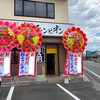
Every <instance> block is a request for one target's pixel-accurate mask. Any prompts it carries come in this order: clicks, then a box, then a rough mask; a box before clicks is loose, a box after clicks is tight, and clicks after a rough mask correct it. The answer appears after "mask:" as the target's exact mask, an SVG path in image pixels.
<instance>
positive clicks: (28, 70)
mask: <svg viewBox="0 0 100 100" xmlns="http://www.w3.org/2000/svg"><path fill="white" fill-rule="evenodd" d="M22 76H32V77H35V76H36V52H31V53H23V52H19V65H18V78H19V77H22Z"/></svg>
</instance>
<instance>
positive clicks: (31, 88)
mask: <svg viewBox="0 0 100 100" xmlns="http://www.w3.org/2000/svg"><path fill="white" fill-rule="evenodd" d="M59 85H60V86H62V87H63V88H64V89H65V90H68V91H69V92H70V93H67V92H66V91H64V90H63V89H62V88H60V87H59V86H58V85H57V84H33V85H22V86H16V87H15V88H14V91H13V93H12V97H11V99H8V100H100V91H97V90H95V89H94V88H93V86H92V84H91V83H90V82H76V83H70V84H63V83H60V84H59ZM9 90H11V89H10V88H4V87H2V93H1V95H0V100H6V98H7V96H8V94H9ZM73 95H74V96H76V98H79V99H75V98H74V97H73Z"/></svg>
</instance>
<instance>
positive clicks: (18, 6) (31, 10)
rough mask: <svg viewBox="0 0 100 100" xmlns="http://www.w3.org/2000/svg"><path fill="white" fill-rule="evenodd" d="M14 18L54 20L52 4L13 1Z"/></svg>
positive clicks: (26, 0) (27, 0)
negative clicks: (25, 17) (26, 17)
mask: <svg viewBox="0 0 100 100" xmlns="http://www.w3.org/2000/svg"><path fill="white" fill-rule="evenodd" d="M15 16H28V17H41V18H54V3H44V2H36V1H29V0H15Z"/></svg>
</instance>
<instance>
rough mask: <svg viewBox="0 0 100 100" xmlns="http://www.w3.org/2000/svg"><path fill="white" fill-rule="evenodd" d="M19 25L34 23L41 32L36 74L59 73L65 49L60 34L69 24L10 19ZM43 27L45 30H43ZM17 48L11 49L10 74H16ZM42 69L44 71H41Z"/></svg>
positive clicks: (61, 69)
mask: <svg viewBox="0 0 100 100" xmlns="http://www.w3.org/2000/svg"><path fill="white" fill-rule="evenodd" d="M10 22H12V23H16V24H18V25H20V24H21V23H31V24H35V25H36V26H38V27H39V28H40V29H41V32H42V33H43V42H42V47H40V49H39V50H38V51H37V75H42V74H45V75H60V74H61V73H62V72H63V67H64V62H65V57H66V50H65V49H64V46H63V44H62V34H63V31H64V30H65V29H67V28H68V27H72V26H73V25H71V24H55V23H38V22H23V21H10ZM44 29H45V30H44ZM50 30H51V31H50ZM18 52H20V50H18V49H17V48H14V49H13V50H12V75H13V76H14V75H17V69H18ZM43 71H44V72H43Z"/></svg>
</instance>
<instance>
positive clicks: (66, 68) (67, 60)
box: [63, 52, 70, 77]
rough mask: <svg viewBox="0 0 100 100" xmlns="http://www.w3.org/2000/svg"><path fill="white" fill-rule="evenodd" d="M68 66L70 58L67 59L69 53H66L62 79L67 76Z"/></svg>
mask: <svg viewBox="0 0 100 100" xmlns="http://www.w3.org/2000/svg"><path fill="white" fill-rule="evenodd" d="M69 64H70V58H69V52H67V55H66V61H65V66H64V71H63V76H64V77H68V76H69V70H70V67H69Z"/></svg>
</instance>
